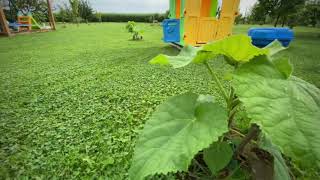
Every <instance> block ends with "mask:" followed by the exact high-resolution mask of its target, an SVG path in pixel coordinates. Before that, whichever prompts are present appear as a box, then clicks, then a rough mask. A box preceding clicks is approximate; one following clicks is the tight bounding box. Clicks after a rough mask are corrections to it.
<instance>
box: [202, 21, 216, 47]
mask: <svg viewBox="0 0 320 180" xmlns="http://www.w3.org/2000/svg"><path fill="white" fill-rule="evenodd" d="M217 26H218V21H217V20H216V19H215V18H213V17H202V18H200V19H199V26H198V27H199V31H198V38H197V44H204V43H207V42H210V41H213V40H214V39H215V37H216V33H217Z"/></svg>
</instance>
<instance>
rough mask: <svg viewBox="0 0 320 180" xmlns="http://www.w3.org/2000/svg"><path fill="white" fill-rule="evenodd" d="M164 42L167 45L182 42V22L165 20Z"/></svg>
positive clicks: (163, 23)
mask: <svg viewBox="0 0 320 180" xmlns="http://www.w3.org/2000/svg"><path fill="white" fill-rule="evenodd" d="M162 26H163V36H164V37H163V41H164V42H166V43H171V42H180V20H179V19H165V20H164V21H163V22H162Z"/></svg>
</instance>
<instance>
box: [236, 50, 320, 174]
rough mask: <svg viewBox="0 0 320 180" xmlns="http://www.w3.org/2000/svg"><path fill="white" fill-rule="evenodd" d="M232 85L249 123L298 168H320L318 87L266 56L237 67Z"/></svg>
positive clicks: (319, 92) (319, 98)
mask: <svg viewBox="0 0 320 180" xmlns="http://www.w3.org/2000/svg"><path fill="white" fill-rule="evenodd" d="M233 78H234V80H233V85H234V87H235V90H236V93H237V95H238V96H239V98H240V100H241V101H242V102H243V104H244V105H245V107H246V110H247V112H248V116H249V117H250V118H251V119H252V123H257V124H258V125H259V126H261V128H262V130H263V131H264V132H265V133H266V135H267V136H268V137H270V138H271V140H272V142H273V143H274V144H276V145H277V146H279V148H280V149H281V150H282V152H283V153H285V154H286V155H288V156H290V157H292V158H293V160H294V161H295V162H296V163H297V164H298V165H300V166H301V167H306V168H312V167H315V168H319V167H320V133H319V132H320V90H319V89H318V88H316V87H315V86H314V85H312V84H309V83H307V82H305V81H303V80H301V79H298V78H296V77H289V79H288V77H287V76H286V75H285V74H283V73H282V72H281V69H280V70H279V68H278V66H277V65H275V64H273V63H272V62H271V61H270V60H269V59H268V58H267V57H266V56H260V57H257V58H255V59H254V60H252V61H250V62H249V63H246V64H243V65H242V66H240V67H239V68H238V69H237V70H236V72H235V74H234V76H233Z"/></svg>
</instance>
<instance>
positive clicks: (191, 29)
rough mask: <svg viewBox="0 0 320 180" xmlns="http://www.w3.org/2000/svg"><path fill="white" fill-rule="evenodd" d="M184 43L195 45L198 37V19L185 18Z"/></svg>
mask: <svg viewBox="0 0 320 180" xmlns="http://www.w3.org/2000/svg"><path fill="white" fill-rule="evenodd" d="M184 23H185V33H184V37H183V38H184V42H185V44H187V45H193V46H194V45H196V42H197V35H198V17H190V16H189V17H185V22H184Z"/></svg>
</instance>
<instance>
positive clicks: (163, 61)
mask: <svg viewBox="0 0 320 180" xmlns="http://www.w3.org/2000/svg"><path fill="white" fill-rule="evenodd" d="M199 49H200V48H196V47H192V46H185V47H184V48H183V49H182V50H181V52H180V53H179V55H178V56H167V55H164V54H160V55H158V56H156V57H155V58H153V59H152V60H151V61H150V64H160V65H171V66H172V67H173V68H181V67H184V66H186V65H188V64H190V63H191V61H192V59H193V58H194V57H195V56H196V54H197V52H198V51H199Z"/></svg>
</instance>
